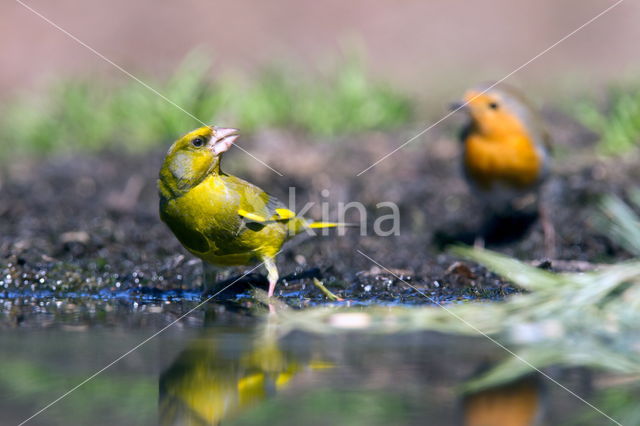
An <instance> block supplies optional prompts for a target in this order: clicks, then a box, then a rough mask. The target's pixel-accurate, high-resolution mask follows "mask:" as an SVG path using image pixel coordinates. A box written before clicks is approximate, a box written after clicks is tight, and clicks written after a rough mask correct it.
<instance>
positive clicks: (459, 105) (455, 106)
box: [449, 101, 469, 112]
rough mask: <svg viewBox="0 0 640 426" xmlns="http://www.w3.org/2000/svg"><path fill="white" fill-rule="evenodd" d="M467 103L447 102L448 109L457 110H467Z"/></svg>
mask: <svg viewBox="0 0 640 426" xmlns="http://www.w3.org/2000/svg"><path fill="white" fill-rule="evenodd" d="M468 108H469V104H468V103H467V102H462V101H457V102H453V103H451V104H449V111H451V112H458V111H460V110H463V111H467V110H468Z"/></svg>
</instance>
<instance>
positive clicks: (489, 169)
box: [464, 133, 543, 190]
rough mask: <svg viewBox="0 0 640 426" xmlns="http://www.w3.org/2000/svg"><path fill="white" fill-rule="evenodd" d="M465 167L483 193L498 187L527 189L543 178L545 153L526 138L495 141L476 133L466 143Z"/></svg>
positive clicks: (516, 137) (522, 136) (515, 137)
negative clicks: (543, 155) (543, 156)
mask: <svg viewBox="0 0 640 426" xmlns="http://www.w3.org/2000/svg"><path fill="white" fill-rule="evenodd" d="M464 167H465V171H466V174H467V176H468V178H469V179H470V180H471V181H472V182H473V183H474V184H475V185H476V186H478V187H479V188H480V189H481V190H491V189H492V187H494V186H496V185H501V186H508V187H513V188H516V189H526V188H528V187H531V186H534V185H535V184H536V183H537V182H538V181H539V179H540V177H541V173H542V169H543V158H542V153H541V152H540V151H539V150H538V148H537V147H536V145H535V143H534V142H533V141H532V140H531V139H530V138H529V137H528V136H526V135H516V136H513V137H510V138H507V139H503V140H492V139H490V138H487V137H485V136H483V135H480V134H475V133H472V134H470V135H469V136H468V137H467V139H466V140H465V152H464Z"/></svg>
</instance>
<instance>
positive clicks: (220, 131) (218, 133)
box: [211, 127, 240, 155]
mask: <svg viewBox="0 0 640 426" xmlns="http://www.w3.org/2000/svg"><path fill="white" fill-rule="evenodd" d="M213 132H214V136H213V139H214V141H215V142H214V143H213V145H211V151H213V153H214V154H215V155H220V154H222V153H223V152H227V151H228V150H229V148H231V145H233V143H234V142H235V141H236V139H238V136H240V134H239V130H238V129H231V128H229V129H225V128H223V127H214V128H213Z"/></svg>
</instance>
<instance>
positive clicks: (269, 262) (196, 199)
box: [158, 127, 339, 296]
mask: <svg viewBox="0 0 640 426" xmlns="http://www.w3.org/2000/svg"><path fill="white" fill-rule="evenodd" d="M237 136H238V135H237V131H236V130H235V129H221V128H217V127H202V128H199V129H196V130H194V131H192V132H190V133H188V134H187V135H185V136H183V137H182V138H180V139H179V140H177V141H176V142H175V143H174V144H173V145H172V146H171V148H170V149H169V152H168V153H167V156H166V157H165V160H164V163H163V165H162V168H161V169H160V179H159V181H158V188H159V191H160V217H161V219H162V220H163V221H164V222H165V223H166V224H167V225H168V226H169V228H170V229H171V231H172V232H173V233H174V234H175V236H176V237H177V238H178V240H179V241H180V242H181V243H182V245H183V246H184V247H185V248H186V249H187V250H189V251H190V252H191V253H193V254H194V255H196V256H198V257H199V258H201V259H203V260H204V261H206V262H209V263H211V264H213V265H218V266H232V265H248V264H250V263H252V262H255V261H261V262H264V264H265V266H266V268H267V271H268V273H269V296H271V295H272V294H273V290H274V289H275V284H276V282H277V280H278V272H277V268H276V266H275V256H276V255H277V254H278V252H279V251H280V249H281V247H282V245H283V244H284V243H285V241H287V240H288V239H289V238H291V237H292V236H294V235H296V234H297V233H300V232H302V231H303V230H304V229H306V228H319V227H335V226H339V224H336V223H311V222H307V221H306V220H305V219H303V218H300V217H297V216H296V215H295V213H293V212H292V211H290V210H288V209H287V208H286V207H285V206H284V205H283V204H282V203H281V202H280V201H278V200H277V199H276V198H274V197H272V196H271V195H269V194H267V193H266V192H264V191H263V190H262V189H260V188H258V187H257V186H255V185H253V184H251V183H249V182H247V181H244V180H242V179H240V178H237V177H235V176H230V175H228V174H226V173H224V172H222V171H221V170H220V157H221V155H222V154H223V153H224V152H226V151H227V150H228V149H229V148H230V147H231V145H232V144H233V142H234V141H235V139H236V138H237Z"/></svg>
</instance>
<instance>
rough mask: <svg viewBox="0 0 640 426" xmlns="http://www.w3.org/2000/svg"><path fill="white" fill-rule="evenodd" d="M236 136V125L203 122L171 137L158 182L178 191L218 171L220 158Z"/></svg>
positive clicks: (168, 188)
mask: <svg viewBox="0 0 640 426" xmlns="http://www.w3.org/2000/svg"><path fill="white" fill-rule="evenodd" d="M237 138H238V130H237V129H225V128H222V127H216V126H204V127H200V128H199V129H196V130H193V131H192V132H189V133H187V134H186V135H184V136H182V137H181V138H180V139H178V140H177V141H175V142H174V143H173V145H171V148H169V152H167V155H166V157H165V159H164V163H163V165H162V168H161V169H160V186H161V191H162V186H165V187H166V189H167V190H168V191H170V192H172V193H174V194H175V193H179V192H182V191H185V190H188V189H189V188H192V187H193V186H195V185H197V184H199V183H200V182H202V180H203V179H204V178H205V177H207V176H208V175H209V174H211V173H220V158H221V157H222V154H223V153H225V152H226V151H228V150H229V148H231V145H233V143H234V142H235V141H236V139H237Z"/></svg>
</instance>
